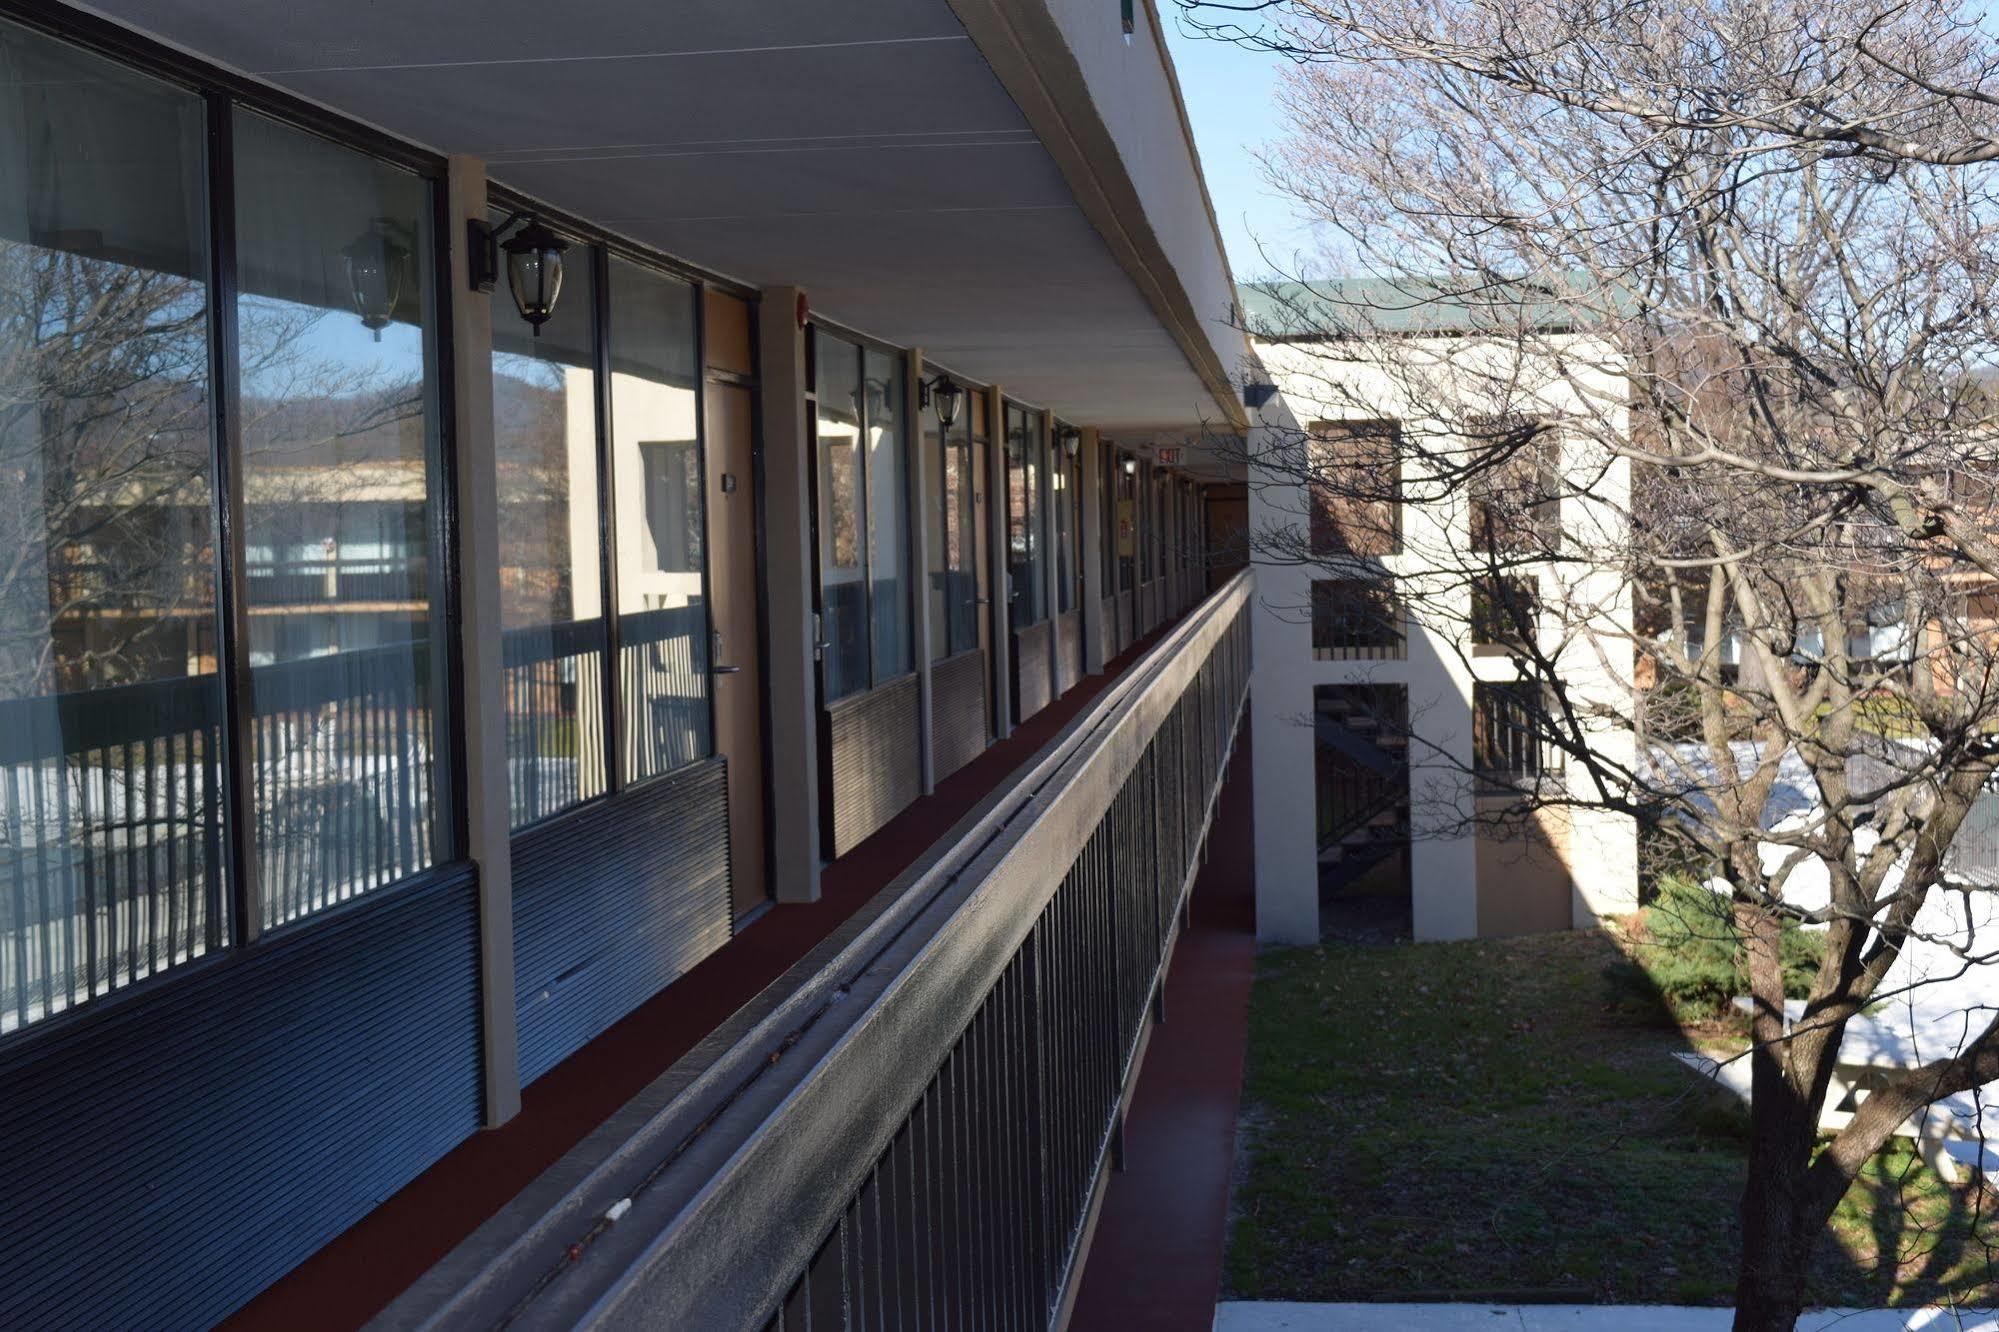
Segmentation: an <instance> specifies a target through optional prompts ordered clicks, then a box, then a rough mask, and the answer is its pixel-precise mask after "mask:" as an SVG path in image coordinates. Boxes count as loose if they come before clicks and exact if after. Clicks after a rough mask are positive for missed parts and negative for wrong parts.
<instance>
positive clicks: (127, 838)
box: [0, 24, 230, 1033]
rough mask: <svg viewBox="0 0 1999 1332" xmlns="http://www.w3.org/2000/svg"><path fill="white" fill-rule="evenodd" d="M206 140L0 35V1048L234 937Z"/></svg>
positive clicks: (35, 43) (123, 82) (149, 94)
mask: <svg viewBox="0 0 1999 1332" xmlns="http://www.w3.org/2000/svg"><path fill="white" fill-rule="evenodd" d="M202 141H203V117H202V105H201V102H200V100H199V99H198V98H197V97H195V96H194V95H193V94H190V93H187V92H184V91H182V90H179V89H176V88H171V87H168V86H167V85H165V84H161V83H156V82H154V81H153V80H151V79H147V78H144V77H141V76H139V75H136V74H133V73H131V72H129V71H126V70H123V69H120V68H119V67H117V66H115V65H112V64H110V63H109V62H107V61H104V60H100V59H98V58H96V57H94V56H90V55H86V54H84V53H81V52H78V51H75V50H71V49H68V48H66V47H64V46H62V45H60V44H58V43H56V42H54V41H51V40H50V39H48V38H45V37H42V36H40V35H39V34H34V33H29V32H27V31H25V30H23V29H19V28H15V27H12V26H9V25H4V24H0V550H4V551H5V552H6V557H5V559H4V561H0V779H4V790H0V1033H5V1032H9V1031H13V1030H15V1029H17V1028H20V1027H23V1026H26V1025H29V1024H31V1023H34V1022H37V1021H40V1020H42V1019H43V1018H46V1017H48V1016H50V1015H52V1014H55V1013H59V1012H62V1011H64V1010H66V1009H69V1008H72V1007H74V1006H76V1005H77V1004H79V1003H83V1002H85V1001H87V1000H89V999H91V998H94V997H96V996H98V995H101V994H104V993H107V992H109V991H112V990H114V989H117V988H119V987H121V986H124V985H128V984H130V983H131V982H133V981H136V980H140V979H143V978H144V977H146V976H150V975H153V974H155V973H157V972H159V971H161V970H164V969H166V968H168V967H171V966H173V965H175V964H176V963H179V962H184V961H187V960H188V959H191V958H194V957H198V956H201V955H202V954H205V953H209V952H212V951H214V950H216V949H218V948H221V947H224V946H225V945H226V944H227V942H228V939H229V929H230V922H229V919H228V911H227V906H226V903H227V896H226V894H225V892H224V873H223V858H222V847H223V845H224V841H223V832H224V830H223V826H222V818H223V811H222V801H221V787H220V772H219V768H218V764H217V754H218V745H217V743H216V737H217V733H218V732H217V727H218V726H219V724H220V715H221V706H220V689H219V686H218V684H217V677H216V674H215V657H214V651H215V648H214V642H215V640H214V623H215V618H214V617H215V575H214V552H213V550H212V547H211V543H210V538H209V532H210V521H211V518H210V504H211V499H212V493H213V492H212V483H211V476H210V469H209V384H208V305H207V301H208V290H207V283H206V280H205V275H206V273H207V271H208V251H207V242H206V237H205V227H204V216H203V207H202V203H201V200H202V198H203V194H204V189H205V186H204V179H203V172H202Z"/></svg>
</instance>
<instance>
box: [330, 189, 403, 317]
mask: <svg viewBox="0 0 1999 1332" xmlns="http://www.w3.org/2000/svg"><path fill="white" fill-rule="evenodd" d="M340 253H341V256H342V257H343V258H345V259H346V260H347V291H348V295H349V296H350V297H352V299H353V301H354V311H355V313H357V314H359V315H360V316H361V327H363V328H365V329H367V330H368V331H369V332H370V333H373V334H374V335H375V341H377V342H380V341H381V340H382V330H383V329H385V328H387V327H388V326H389V321H390V320H392V319H394V318H395V315H396V306H397V305H398V304H399V303H400V302H401V301H402V298H403V274H404V273H405V272H407V271H408V266H409V257H410V247H409V246H407V245H405V244H404V243H403V242H402V241H401V240H400V239H399V238H398V237H397V236H396V224H395V223H394V222H393V221H392V220H390V219H389V218H386V217H378V218H376V219H375V220H374V221H372V222H370V223H369V224H368V229H367V230H366V231H364V232H362V233H361V235H360V237H359V238H358V239H356V240H355V241H354V243H353V244H351V245H349V246H348V247H347V248H346V249H344V250H342V251H341V252H340Z"/></svg>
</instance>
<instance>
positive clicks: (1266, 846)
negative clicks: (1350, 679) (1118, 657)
mask: <svg viewBox="0 0 1999 1332" xmlns="http://www.w3.org/2000/svg"><path fill="white" fill-rule="evenodd" d="M1295 428H1296V423H1295V422H1294V421H1293V419H1292V417H1291V413H1290V410H1289V409H1288V408H1286V407H1285V406H1284V405H1283V403H1282V400H1278V401H1275V402H1273V403H1271V404H1269V405H1267V406H1265V407H1264V408H1263V409H1262V412H1261V415H1260V419H1259V420H1258V421H1257V422H1255V423H1254V424H1252V425H1251V427H1250V433H1249V452H1250V457H1251V459H1252V462H1251V463H1250V469H1249V525H1250V530H1251V531H1259V532H1261V531H1271V530H1278V529H1283V528H1287V527H1288V528H1290V529H1292V530H1294V531H1295V530H1296V529H1297V525H1298V522H1299V515H1300V514H1301V513H1303V512H1304V505H1303V503H1302V502H1301V498H1300V496H1299V494H1298V492H1297V491H1295V490H1290V489H1285V488H1282V482H1281V480H1280V478H1281V477H1283V476H1284V475H1285V474H1286V472H1287V469H1288V466H1289V464H1290V463H1295V462H1296V458H1295V456H1293V457H1291V458H1289V459H1288V461H1287V459H1286V457H1285V455H1284V451H1285V450H1286V449H1287V448H1291V447H1297V446H1295V445H1294V444H1293V441H1294V440H1295V439H1297V438H1298V436H1297V435H1296V433H1295ZM1266 454H1273V455H1276V457H1275V459H1274V461H1273V465H1272V470H1271V471H1270V472H1269V473H1268V474H1265V473H1264V471H1263V469H1262V468H1261V467H1260V466H1258V464H1257V463H1256V462H1255V461H1254V460H1255V459H1258V458H1261V457H1264V456H1265V455H1266ZM1250 559H1251V561H1252V563H1253V565H1254V567H1255V569H1256V594H1255V595H1254V596H1253V597H1251V598H1250V602H1249V605H1248V607H1247V608H1246V609H1245V610H1244V612H1243V613H1244V614H1245V615H1247V616H1248V617H1249V621H1250V661H1251V662H1252V663H1253V668H1254V669H1253V672H1252V675H1251V687H1250V692H1249V724H1250V735H1251V738H1252V742H1253V743H1254V745H1255V747H1256V781H1255V783H1254V784H1253V786H1252V788H1251V798H1252V800H1253V801H1254V805H1255V814H1256V817H1255V820H1254V822H1253V825H1252V826H1253V829H1254V834H1255V841H1256V937H1257V938H1258V939H1259V940H1261V941H1263V942H1264V943H1280V944H1316V943H1317V942H1319V858H1318V840H1317V833H1316V830H1317V827H1318V807H1317V802H1318V759H1317V753H1316V749H1315V741H1314V736H1313V695H1312V688H1313V685H1314V684H1315V683H1316V682H1317V678H1316V674H1315V671H1314V668H1313V662H1312V628H1311V624H1310V623H1309V622H1308V621H1306V620H1304V619H1303V618H1302V617H1300V616H1299V615H1297V614H1296V613H1295V612H1293V613H1288V614H1286V613H1281V612H1283V611H1285V610H1287V609H1289V608H1295V607H1300V606H1308V605H1310V604H1311V581H1312V573H1311V570H1310V569H1309V568H1308V567H1307V566H1304V565H1300V564H1295V563H1287V562H1284V561H1281V560H1277V561H1265V560H1263V559H1261V558H1259V556H1258V552H1256V551H1254V550H1252V551H1251V553H1250Z"/></svg>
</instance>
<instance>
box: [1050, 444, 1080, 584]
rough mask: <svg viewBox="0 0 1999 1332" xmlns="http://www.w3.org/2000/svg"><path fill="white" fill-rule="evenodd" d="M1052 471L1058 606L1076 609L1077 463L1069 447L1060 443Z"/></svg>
mask: <svg viewBox="0 0 1999 1332" xmlns="http://www.w3.org/2000/svg"><path fill="white" fill-rule="evenodd" d="M1056 448H1057V456H1056V457H1055V458H1054V460H1053V465H1052V467H1051V469H1050V471H1049V478H1048V479H1049V505H1050V512H1051V513H1052V514H1053V515H1054V519H1055V596H1056V603H1055V609H1056V610H1057V611H1060V612H1062V613H1064V614H1066V613H1068V612H1069V611H1072V610H1074V609H1076V464H1075V460H1074V459H1072V458H1070V457H1069V455H1068V451H1067V448H1066V446H1060V445H1058V446H1056Z"/></svg>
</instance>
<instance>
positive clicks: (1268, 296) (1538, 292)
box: [1236, 277, 1595, 342]
mask: <svg viewBox="0 0 1999 1332" xmlns="http://www.w3.org/2000/svg"><path fill="white" fill-rule="evenodd" d="M1564 287H1566V288H1567V290H1568V291H1570V292H1572V293H1574V294H1575V297H1576V299H1574V300H1565V299H1563V298H1562V294H1561V291H1562V288H1564ZM1236 299H1237V300H1238V302H1239V303H1240V304H1241V306H1242V315H1243V324H1244V326H1245V328H1246V329H1247V330H1248V332H1249V335H1250V336H1251V337H1253V338H1260V339H1262V340H1263V341H1266V342H1284V341H1294V340H1298V339H1304V338H1343V337H1345V338H1358V337H1379V336H1383V335H1388V336H1394V335H1421V334H1439V335H1450V334H1467V333H1502V332H1505V333H1511V332H1518V331H1520V329H1521V328H1522V327H1523V326H1524V327H1526V328H1528V329H1531V330H1533V331H1535V332H1539V333H1560V332H1567V331H1569V330H1571V329H1574V328H1577V327H1579V326H1581V325H1583V324H1586V323H1589V322H1592V321H1593V318H1594V317H1595V311H1594V310H1593V309H1592V304H1593V303H1592V302H1591V301H1589V300H1588V299H1587V298H1586V296H1585V293H1584V289H1583V287H1582V285H1581V283H1580V282H1579V281H1576V282H1562V283H1560V284H1551V283H1529V282H1508V283H1494V284H1492V285H1490V286H1486V287H1483V288H1475V287H1474V286H1473V284H1472V283H1471V282H1470V281H1446V280H1445V279H1442V278H1420V277H1397V278H1386V277H1383V278H1335V279H1332V280H1330V281H1325V282H1245V283H1243V284H1242V285H1241V286H1239V287H1237V288H1236Z"/></svg>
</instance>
